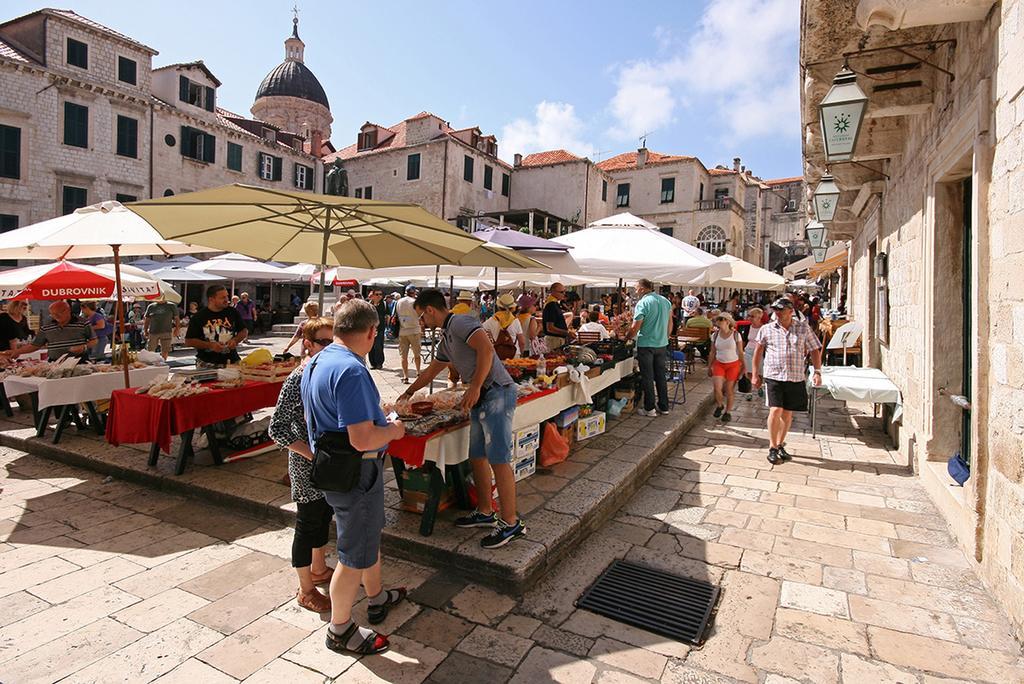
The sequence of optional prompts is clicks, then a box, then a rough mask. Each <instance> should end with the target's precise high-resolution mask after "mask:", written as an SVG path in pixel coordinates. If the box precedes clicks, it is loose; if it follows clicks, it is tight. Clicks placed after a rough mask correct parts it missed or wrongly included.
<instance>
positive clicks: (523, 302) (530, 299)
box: [516, 292, 537, 309]
mask: <svg viewBox="0 0 1024 684" xmlns="http://www.w3.org/2000/svg"><path fill="white" fill-rule="evenodd" d="M536 303H537V299H536V298H535V297H534V296H533V295H531V294H527V293H525V292H524V293H523V294H521V295H519V299H517V300H516V304H518V305H519V308H520V309H529V308H530V307H531V306H534V305H535V304H536Z"/></svg>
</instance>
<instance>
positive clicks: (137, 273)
mask: <svg viewBox="0 0 1024 684" xmlns="http://www.w3.org/2000/svg"><path fill="white" fill-rule="evenodd" d="M96 268H98V269H101V270H104V271H107V272H108V273H110V274H111V275H113V274H114V264H101V265H99V266H97V267H96ZM128 277H132V278H145V279H151V280H153V281H155V282H156V285H157V288H158V289H159V294H158V296H157V299H160V300H162V301H165V302H170V303H172V304H180V303H181V295H180V294H178V292H177V291H176V290H175V289H174V287H173V286H172V285H171V284H170V283H168V282H166V281H165V280H164V279H163V278H161V277H160V275H159V274H158V273H156V272H155V271H147V270H146V269H144V268H138V267H136V266H133V265H131V264H121V279H122V280H124V279H126V278H128ZM125 299H153V298H152V297H149V296H140V295H132V296H130V297H129V296H128V294H127V292H126V293H125Z"/></svg>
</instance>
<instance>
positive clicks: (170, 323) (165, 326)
mask: <svg viewBox="0 0 1024 684" xmlns="http://www.w3.org/2000/svg"><path fill="white" fill-rule="evenodd" d="M180 328H181V317H180V316H179V314H178V307H176V306H175V305H174V304H171V303H170V302H153V303H152V304H150V305H149V307H148V308H147V309H146V317H145V333H146V349H148V350H149V351H156V348H157V346H159V347H160V355H161V356H163V357H164V361H166V360H167V354H168V353H170V351H171V344H172V343H173V342H174V338H175V337H177V336H178V332H179V329H180Z"/></svg>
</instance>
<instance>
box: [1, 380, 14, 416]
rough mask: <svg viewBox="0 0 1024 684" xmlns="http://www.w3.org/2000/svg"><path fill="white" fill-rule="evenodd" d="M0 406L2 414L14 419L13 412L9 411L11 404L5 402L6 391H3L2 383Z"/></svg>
mask: <svg viewBox="0 0 1024 684" xmlns="http://www.w3.org/2000/svg"><path fill="white" fill-rule="evenodd" d="M0 406H2V407H3V409H4V413H5V414H7V417H8V418H13V417H14V411H12V410H11V402H10V401H8V400H7V391H6V390H4V384H3V383H2V382H0Z"/></svg>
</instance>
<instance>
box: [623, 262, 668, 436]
mask: <svg viewBox="0 0 1024 684" xmlns="http://www.w3.org/2000/svg"><path fill="white" fill-rule="evenodd" d="M636 296H637V297H639V301H638V302H637V303H636V307H635V308H634V309H633V327H632V328H630V330H629V336H630V337H633V336H635V337H636V347H637V359H638V360H639V361H640V383H641V386H642V387H643V391H644V407H643V408H642V409H641V410H640V411H638V413H639V414H640V415H642V416H656V415H658V414H659V413H661V414H663V415H664V414H666V413H668V379H667V377H666V366H667V361H668V338H669V333H670V329H671V327H672V302H670V301H669V300H667V299H665V298H664V297H662V296H661V295H660V294H658V293H657V292H655V291H654V283H652V282H651V281H650V280H647V279H646V278H643V279H641V280H640V281H639V282H638V283H637V284H636ZM655 389H657V394H658V396H657V404H658V409H657V411H655V410H654V404H655V396H654V394H655Z"/></svg>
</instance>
